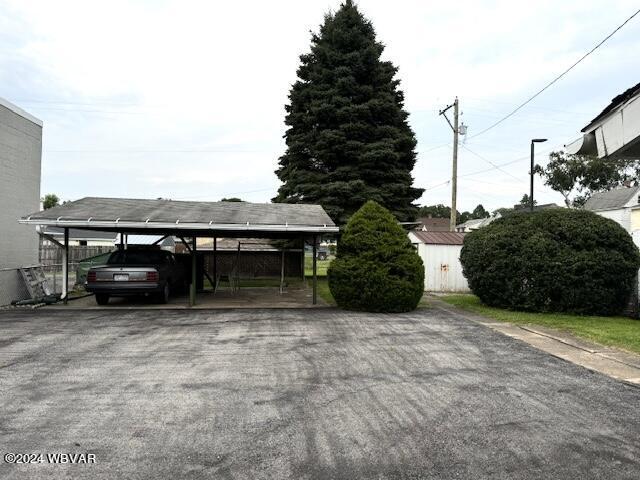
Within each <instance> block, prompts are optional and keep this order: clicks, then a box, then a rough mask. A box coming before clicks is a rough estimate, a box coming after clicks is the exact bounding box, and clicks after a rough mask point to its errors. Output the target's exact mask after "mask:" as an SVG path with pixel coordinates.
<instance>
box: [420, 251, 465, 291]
mask: <svg viewBox="0 0 640 480" xmlns="http://www.w3.org/2000/svg"><path fill="white" fill-rule="evenodd" d="M420 247H421V248H420V257H421V258H422V262H423V263H424V269H425V271H424V273H425V279H424V287H425V290H426V291H429V292H468V291H469V285H468V284H467V279H466V278H465V277H464V275H463V274H462V265H461V264H460V251H461V250H462V246H460V245H425V244H422V245H420Z"/></svg>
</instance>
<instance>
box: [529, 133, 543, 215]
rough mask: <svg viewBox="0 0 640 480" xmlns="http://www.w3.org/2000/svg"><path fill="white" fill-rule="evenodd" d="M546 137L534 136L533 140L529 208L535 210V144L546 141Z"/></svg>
mask: <svg viewBox="0 0 640 480" xmlns="http://www.w3.org/2000/svg"><path fill="white" fill-rule="evenodd" d="M546 141H547V139H546V138H534V139H532V140H531V170H530V171H529V175H530V177H531V184H530V188H529V210H531V211H532V212H533V173H534V171H533V170H534V165H533V159H534V157H535V144H536V143H542V142H546Z"/></svg>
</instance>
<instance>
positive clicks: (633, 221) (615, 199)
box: [584, 187, 640, 246]
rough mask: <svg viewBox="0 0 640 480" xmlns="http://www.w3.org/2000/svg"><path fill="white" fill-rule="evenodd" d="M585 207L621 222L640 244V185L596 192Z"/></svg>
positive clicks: (637, 243)
mask: <svg viewBox="0 0 640 480" xmlns="http://www.w3.org/2000/svg"><path fill="white" fill-rule="evenodd" d="M584 208H585V210H590V211H592V212H595V213H597V214H598V215H601V216H603V217H606V218H610V219H611V220H614V221H615V222H617V223H619V224H620V225H621V226H622V228H624V229H625V230H626V231H627V232H629V233H630V234H631V236H632V237H633V240H634V241H635V243H636V245H639V246H640V243H639V240H640V187H623V188H616V189H615V190H610V191H608V192H602V193H596V194H594V195H593V196H592V197H591V198H589V200H587V203H585V204H584Z"/></svg>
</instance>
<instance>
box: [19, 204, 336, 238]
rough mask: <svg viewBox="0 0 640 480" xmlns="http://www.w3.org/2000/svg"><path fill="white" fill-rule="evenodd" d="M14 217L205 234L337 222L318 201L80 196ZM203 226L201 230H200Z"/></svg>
mask: <svg viewBox="0 0 640 480" xmlns="http://www.w3.org/2000/svg"><path fill="white" fill-rule="evenodd" d="M19 221H20V223H23V224H31V225H46V226H55V227H63V228H80V229H87V230H103V231H128V232H143V231H144V232H147V233H151V232H164V233H178V232H181V233H183V234H189V233H191V234H192V235H203V236H207V234H208V235H211V234H212V233H224V235H225V236H227V237H230V236H256V237H266V236H270V235H275V236H288V235H287V234H298V235H302V234H312V235H321V234H327V233H336V232H338V227H336V225H335V224H334V223H333V221H332V220H331V218H330V217H329V215H327V213H326V212H325V211H324V209H323V208H322V207H321V206H320V205H305V204H288V203H249V202H185V201H175V200H142V199H128V198H100V197H86V198H82V199H80V200H76V201H75V202H69V203H66V204H64V205H60V206H58V207H54V208H50V209H48V210H44V211H42V212H36V213H32V214H31V215H28V216H25V217H23V218H21V219H20V220H19ZM205 232H206V233H205Z"/></svg>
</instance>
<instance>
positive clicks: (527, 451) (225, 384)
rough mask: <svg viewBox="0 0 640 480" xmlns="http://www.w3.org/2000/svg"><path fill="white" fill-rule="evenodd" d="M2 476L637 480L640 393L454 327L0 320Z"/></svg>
mask: <svg viewBox="0 0 640 480" xmlns="http://www.w3.org/2000/svg"><path fill="white" fill-rule="evenodd" d="M0 332H1V336H0V451H1V452H2V454H3V455H4V454H5V453H6V452H15V453H45V454H46V453H60V452H68V453H91V454H94V455H95V459H96V463H95V464H80V465H77V464H73V465H72V464H64V465H59V464H58V465H53V464H48V463H47V462H46V461H45V462H44V463H36V464H29V465H14V464H7V463H2V461H1V460H0V477H1V478H16V479H17V478H20V479H23V478H54V479H55V478H92V479H112V478H129V479H143V478H167V479H169V478H252V479H262V478H264V479H280V478H292V479H305V478H336V479H338V478H344V479H357V478H411V479H414V478H457V479H459V478H470V479H478V478H504V479H519V478H527V479H529V478H530V479H534V478H535V479H539V478H559V479H581V480H583V479H589V478H603V479H605V478H606V479H612V478H615V479H622V478H629V479H632V478H633V479H637V478H639V476H640V408H638V407H639V406H640V388H638V387H634V386H631V385H628V384H625V383H622V382H618V381H615V380H613V379H610V378H608V377H605V376H602V375H600V374H597V373H591V372H589V371H588V370H585V369H583V368H581V367H578V366H575V365H572V364H569V363H566V362H564V361H562V360H559V359H557V358H555V357H552V356H549V355H547V354H544V353H542V352H540V351H538V350H535V349H534V348H532V347H530V346H528V345H526V344H524V343H520V342H519V341H517V340H514V339H511V338H509V337H505V336H502V335H501V334H499V333H497V332H494V331H492V330H490V329H488V328H486V327H483V326H480V325H477V324H475V323H471V322H469V321H467V320H464V319H462V318H457V317H456V315H455V314H451V313H446V312H442V311H439V310H434V309H431V310H429V309H428V310H420V311H418V312H414V313H412V314H403V315H370V314H359V313H345V312H342V311H338V310H332V309H322V310H261V311H252V310H244V311H240V310H236V311H233V310H231V311H218V312H212V311H198V312H188V311H130V312H127V311H74V312H62V311H55V312H52V311H43V310H40V311H34V312H26V311H19V312H3V313H0Z"/></svg>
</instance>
